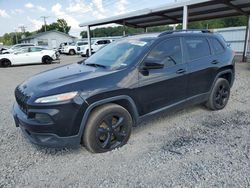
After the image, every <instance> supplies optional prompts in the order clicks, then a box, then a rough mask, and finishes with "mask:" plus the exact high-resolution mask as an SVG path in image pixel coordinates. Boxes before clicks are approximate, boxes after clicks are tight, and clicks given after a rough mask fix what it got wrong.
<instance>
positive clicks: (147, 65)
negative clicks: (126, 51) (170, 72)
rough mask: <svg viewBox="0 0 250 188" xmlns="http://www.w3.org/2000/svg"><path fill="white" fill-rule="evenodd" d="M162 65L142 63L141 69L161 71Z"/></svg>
mask: <svg viewBox="0 0 250 188" xmlns="http://www.w3.org/2000/svg"><path fill="white" fill-rule="evenodd" d="M163 68H164V65H163V64H160V63H156V62H148V61H146V62H144V66H143V69H145V70H150V69H163Z"/></svg>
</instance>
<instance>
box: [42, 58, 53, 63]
mask: <svg viewBox="0 0 250 188" xmlns="http://www.w3.org/2000/svg"><path fill="white" fill-rule="evenodd" d="M42 63H43V64H51V63H52V58H51V57H49V56H44V57H43V58H42Z"/></svg>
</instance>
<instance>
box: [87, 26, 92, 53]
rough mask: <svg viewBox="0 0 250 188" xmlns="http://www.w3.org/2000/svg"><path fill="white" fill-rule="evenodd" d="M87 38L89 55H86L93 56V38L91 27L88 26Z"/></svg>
mask: <svg viewBox="0 0 250 188" xmlns="http://www.w3.org/2000/svg"><path fill="white" fill-rule="evenodd" d="M87 36H88V46H89V54H86V55H89V56H91V55H92V52H91V36H90V26H89V25H88V26H87Z"/></svg>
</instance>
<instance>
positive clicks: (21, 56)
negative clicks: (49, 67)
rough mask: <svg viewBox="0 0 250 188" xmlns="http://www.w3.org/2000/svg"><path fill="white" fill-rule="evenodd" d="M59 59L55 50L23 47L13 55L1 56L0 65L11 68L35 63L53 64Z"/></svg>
mask: <svg viewBox="0 0 250 188" xmlns="http://www.w3.org/2000/svg"><path fill="white" fill-rule="evenodd" d="M58 59H59V53H58V52H57V51H55V50H48V49H46V48H43V47H38V46H31V47H23V48H20V49H19V50H18V51H15V52H14V53H12V54H3V55H0V65H1V66H2V67H9V66H11V65H23V64H33V63H44V64H48V63H52V61H55V60H58Z"/></svg>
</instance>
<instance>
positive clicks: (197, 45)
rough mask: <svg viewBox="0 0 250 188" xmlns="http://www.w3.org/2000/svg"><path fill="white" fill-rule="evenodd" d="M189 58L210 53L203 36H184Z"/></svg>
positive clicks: (192, 58) (196, 57)
mask: <svg viewBox="0 0 250 188" xmlns="http://www.w3.org/2000/svg"><path fill="white" fill-rule="evenodd" d="M184 41H185V45H186V48H187V53H188V56H189V60H196V59H199V58H202V57H206V56H209V55H211V52H210V47H209V44H208V41H207V39H206V38H204V37H186V38H185V39H184Z"/></svg>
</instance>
